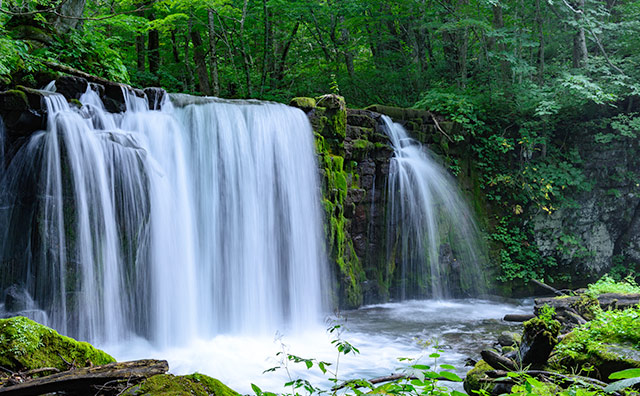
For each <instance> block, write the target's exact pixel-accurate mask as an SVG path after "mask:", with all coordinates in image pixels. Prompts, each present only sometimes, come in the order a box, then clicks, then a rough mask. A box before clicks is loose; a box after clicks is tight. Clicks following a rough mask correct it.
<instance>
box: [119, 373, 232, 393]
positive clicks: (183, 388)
mask: <svg viewBox="0 0 640 396" xmlns="http://www.w3.org/2000/svg"><path fill="white" fill-rule="evenodd" d="M122 395H127V396H142V395H149V396H177V395H193V396H238V395H239V393H238V392H236V391H234V390H233V389H231V388H229V387H228V386H226V385H225V384H223V383H222V382H220V381H218V380H217V379H215V378H211V377H208V376H206V375H203V374H197V373H196V374H191V375H184V376H174V375H171V374H162V375H155V376H153V377H151V378H149V379H147V380H145V381H143V382H141V383H140V384H138V385H136V386H134V387H131V388H129V389H127V390H126V391H125V392H124V393H122Z"/></svg>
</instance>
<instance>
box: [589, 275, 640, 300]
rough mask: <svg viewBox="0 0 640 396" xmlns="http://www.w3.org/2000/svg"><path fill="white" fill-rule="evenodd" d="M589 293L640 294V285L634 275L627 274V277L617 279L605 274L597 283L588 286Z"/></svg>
mask: <svg viewBox="0 0 640 396" xmlns="http://www.w3.org/2000/svg"><path fill="white" fill-rule="evenodd" d="M587 293H589V294H590V295H592V296H597V295H599V294H603V293H622V294H640V286H638V284H637V283H636V281H635V279H634V277H633V276H632V275H627V277H626V278H624V279H622V280H620V281H616V280H615V279H614V278H612V277H611V276H609V274H605V275H603V276H602V278H600V279H598V281H597V282H596V283H592V284H590V285H589V286H588V288H587Z"/></svg>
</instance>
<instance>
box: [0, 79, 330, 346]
mask: <svg viewBox="0 0 640 396" xmlns="http://www.w3.org/2000/svg"><path fill="white" fill-rule="evenodd" d="M123 94H124V96H125V99H126V105H127V111H126V112H125V113H121V114H109V113H107V112H106V111H105V109H104V105H103V104H102V102H101V101H100V99H99V98H98V96H97V95H96V94H95V92H93V91H91V89H87V92H86V93H85V94H84V95H83V96H82V97H81V98H80V102H81V103H82V104H83V106H82V108H81V109H77V108H71V107H70V106H69V105H68V104H67V102H66V101H65V100H64V98H63V97H62V96H60V95H58V94H55V93H51V94H48V95H47V96H46V98H45V99H46V104H47V108H48V112H49V117H48V125H47V130H46V131H42V132H39V133H36V134H34V135H33V136H32V137H31V138H30V140H29V141H28V142H27V143H26V144H24V145H23V146H22V148H21V149H20V151H19V152H18V153H16V154H15V156H14V158H13V160H12V162H11V164H10V165H9V167H8V170H7V172H6V173H5V174H4V175H3V179H2V183H3V190H2V197H1V199H2V210H1V212H0V222H1V223H2V230H3V235H2V236H1V237H2V239H1V240H0V244H1V245H0V248H1V249H2V250H1V251H0V253H1V254H2V262H3V266H4V267H6V271H3V274H2V279H1V282H2V287H3V288H9V287H13V288H14V289H15V293H16V294H17V295H23V296H24V295H26V297H25V298H24V299H22V300H20V301H28V303H25V304H17V305H16V306H15V307H4V308H3V309H4V310H7V311H12V313H26V314H30V315H31V316H37V318H36V319H39V320H41V321H43V322H45V323H46V324H49V325H51V326H53V327H55V328H57V329H58V330H60V331H61V332H63V333H65V334H69V335H72V336H75V337H78V338H80V339H85V340H90V341H96V342H101V343H103V342H114V341H118V340H122V339H123V338H127V337H132V336H142V337H144V338H147V339H150V340H152V342H154V343H156V344H157V345H173V344H179V343H180V342H181V340H187V339H190V338H191V337H210V336H213V335H215V334H221V333H226V332H234V333H256V334H264V333H267V334H272V332H273V331H275V330H276V329H282V328H293V329H295V328H302V327H305V326H307V325H309V324H310V323H315V322H316V321H318V320H319V319H320V317H321V315H322V313H323V312H325V310H326V309H327V298H328V297H327V288H328V286H327V282H328V274H327V270H326V259H325V256H324V245H323V237H322V225H321V215H320V208H319V202H320V198H319V186H318V177H317V167H316V163H315V156H314V148H313V135H312V132H311V127H310V126H309V123H308V120H307V119H306V117H305V116H304V114H303V113H302V112H301V111H299V110H297V109H293V108H290V107H287V106H284V105H279V104H273V103H260V102H254V101H251V102H231V103H230V102H226V101H222V102H218V101H213V102H211V101H202V100H200V99H192V101H193V103H189V100H190V99H189V98H188V97H186V98H185V97H184V96H181V97H179V98H178V99H176V100H179V101H180V106H179V107H178V106H175V107H174V106H172V105H171V104H170V103H169V102H165V103H164V104H163V106H162V107H163V110H162V111H150V110H148V104H147V100H146V99H145V98H139V97H136V96H134V95H132V94H130V93H129V92H126V91H124V92H123ZM200 102H202V103H200Z"/></svg>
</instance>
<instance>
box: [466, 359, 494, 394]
mask: <svg viewBox="0 0 640 396" xmlns="http://www.w3.org/2000/svg"><path fill="white" fill-rule="evenodd" d="M491 370H493V367H491V366H489V364H488V363H487V362H485V361H484V360H479V361H478V363H476V365H475V366H474V367H473V368H472V369H471V370H470V371H469V372H468V373H467V376H466V377H465V378H464V383H463V386H464V390H465V392H467V394H469V395H475V394H476V393H477V392H478V391H480V389H484V390H486V391H487V392H489V393H491V392H492V390H493V385H491V384H489V383H483V382H482V381H480V380H481V379H482V378H488V377H487V376H486V375H485V373H486V372H487V371H491Z"/></svg>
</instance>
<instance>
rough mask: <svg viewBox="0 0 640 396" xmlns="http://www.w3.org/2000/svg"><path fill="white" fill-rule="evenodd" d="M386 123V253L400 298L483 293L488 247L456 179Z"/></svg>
mask: <svg viewBox="0 0 640 396" xmlns="http://www.w3.org/2000/svg"><path fill="white" fill-rule="evenodd" d="M383 120H384V123H385V130H386V132H387V134H388V136H389V138H390V140H391V145H392V146H393V149H394V157H393V158H392V159H391V167H390V175H389V184H388V197H389V203H388V211H389V213H388V217H387V218H388V224H387V230H388V237H387V241H388V247H387V252H388V261H390V262H395V263H396V265H397V266H398V271H399V277H398V279H399V283H400V284H399V288H398V289H399V296H398V297H399V298H401V299H406V298H415V297H432V298H438V299H441V298H450V297H459V296H464V295H467V296H468V295H472V296H475V295H478V294H480V293H482V292H483V291H484V290H483V288H484V285H485V284H486V281H485V280H484V274H483V272H482V270H481V266H482V264H483V260H484V259H485V250H484V244H483V242H482V240H481V238H480V235H479V232H478V229H477V226H476V224H475V222H474V219H473V215H472V213H471V211H470V209H469V207H468V205H467V204H466V203H465V202H464V200H463V199H462V196H461V194H460V192H459V190H458V188H457V186H456V182H455V180H454V179H453V178H452V177H451V175H450V174H449V173H448V172H447V171H446V170H445V169H444V168H443V167H442V166H441V165H439V164H438V163H437V162H436V161H435V160H434V158H433V157H432V154H431V153H430V152H429V151H428V150H427V149H426V148H424V147H422V145H420V143H419V142H417V141H416V140H414V139H412V138H410V137H409V136H408V134H407V132H406V131H405V129H404V128H403V127H402V126H401V125H400V124H397V123H394V122H393V121H392V120H391V119H390V118H389V117H387V116H383Z"/></svg>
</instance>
